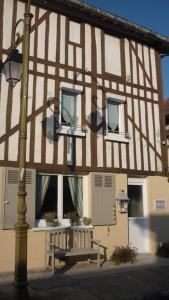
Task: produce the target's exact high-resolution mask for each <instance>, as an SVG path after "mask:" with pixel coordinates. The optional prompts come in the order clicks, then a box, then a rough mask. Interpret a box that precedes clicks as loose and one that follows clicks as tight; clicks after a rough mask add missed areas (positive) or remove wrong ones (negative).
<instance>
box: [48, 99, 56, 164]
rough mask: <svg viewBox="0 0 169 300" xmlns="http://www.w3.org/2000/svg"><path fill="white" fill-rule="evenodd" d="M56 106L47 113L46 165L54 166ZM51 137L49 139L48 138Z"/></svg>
mask: <svg viewBox="0 0 169 300" xmlns="http://www.w3.org/2000/svg"><path fill="white" fill-rule="evenodd" d="M53 111H54V105H51V106H50V108H48V109H47V113H46V117H47V119H46V163H47V164H53V155H54V137H55V135H54V117H53V115H54V113H53ZM48 137H49V138H48Z"/></svg>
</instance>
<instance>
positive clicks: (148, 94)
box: [147, 91, 151, 99]
mask: <svg viewBox="0 0 169 300" xmlns="http://www.w3.org/2000/svg"><path fill="white" fill-rule="evenodd" d="M147 98H149V99H151V92H149V91H148V92H147Z"/></svg>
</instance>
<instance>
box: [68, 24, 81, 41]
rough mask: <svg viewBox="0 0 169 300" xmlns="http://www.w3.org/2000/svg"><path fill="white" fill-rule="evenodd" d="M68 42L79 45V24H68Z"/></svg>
mask: <svg viewBox="0 0 169 300" xmlns="http://www.w3.org/2000/svg"><path fill="white" fill-rule="evenodd" d="M69 41H71V42H74V43H77V44H80V24H79V23H77V22H72V21H70V22H69Z"/></svg>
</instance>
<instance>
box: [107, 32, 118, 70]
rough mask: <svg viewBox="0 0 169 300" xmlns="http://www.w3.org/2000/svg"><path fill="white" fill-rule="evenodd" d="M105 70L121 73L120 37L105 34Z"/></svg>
mask: <svg viewBox="0 0 169 300" xmlns="http://www.w3.org/2000/svg"><path fill="white" fill-rule="evenodd" d="M105 71H106V72H108V73H111V74H115V75H118V76H120V75H121V51H120V39H119V38H116V37H112V36H110V35H107V34H105Z"/></svg>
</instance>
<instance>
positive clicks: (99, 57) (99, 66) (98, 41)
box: [95, 28, 102, 74]
mask: <svg viewBox="0 0 169 300" xmlns="http://www.w3.org/2000/svg"><path fill="white" fill-rule="evenodd" d="M95 38H96V59H97V73H98V74H102V53H101V49H102V47H101V30H100V29H98V28H95Z"/></svg>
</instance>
